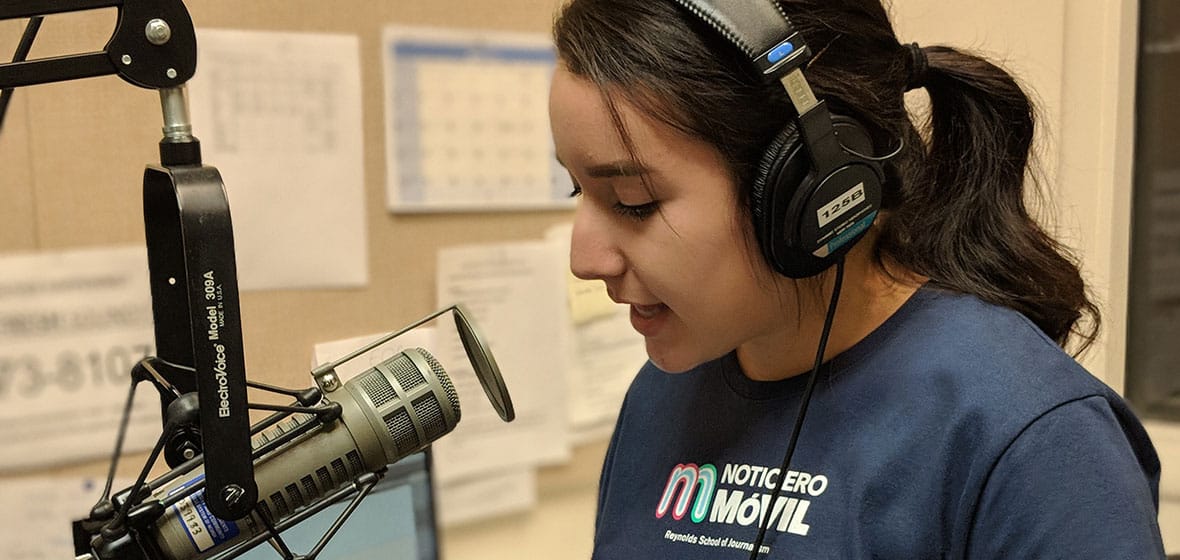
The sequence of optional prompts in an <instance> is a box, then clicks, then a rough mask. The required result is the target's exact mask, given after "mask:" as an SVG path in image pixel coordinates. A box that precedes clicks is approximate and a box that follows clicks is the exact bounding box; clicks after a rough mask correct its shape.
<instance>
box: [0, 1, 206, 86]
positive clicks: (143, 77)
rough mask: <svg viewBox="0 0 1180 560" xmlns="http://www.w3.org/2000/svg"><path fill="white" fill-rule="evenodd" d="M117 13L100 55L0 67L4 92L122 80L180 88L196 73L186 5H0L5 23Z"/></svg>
mask: <svg viewBox="0 0 1180 560" xmlns="http://www.w3.org/2000/svg"><path fill="white" fill-rule="evenodd" d="M99 8H117V9H118V19H117V22H116V24H115V30H114V32H113V33H112V35H111V37H110V39H109V40H108V41H107V44H106V47H105V48H104V49H103V50H102V51H99V52H92V53H83V54H75V55H68V56H59V57H53V58H44V59H35V60H29V61H21V62H9V63H4V64H0V89H10V88H16V87H21V86H29V85H36V84H46V83H51V82H62V81H68V80H78V79H82V78H92V77H95V76H106V75H110V74H117V75H118V76H119V77H120V78H122V79H124V80H126V81H127V82H128V83H130V84H133V85H135V86H138V87H141V88H146V89H165V88H174V87H179V86H180V85H181V84H184V83H185V82H187V81H188V80H189V79H190V78H192V77H193V74H194V73H195V72H196V69H197V38H196V32H195V31H194V29H193V21H192V18H191V17H190V16H189V13H188V10H187V9H185V7H184V3H183V2H182V1H181V0H0V21H2V20H7V19H18V18H32V17H40V16H45V15H52V14H59V13H66V12H79V11H86V10H94V9H99Z"/></svg>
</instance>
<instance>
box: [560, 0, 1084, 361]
mask: <svg viewBox="0 0 1180 560" xmlns="http://www.w3.org/2000/svg"><path fill="white" fill-rule="evenodd" d="M779 4H780V5H781V6H782V8H783V10H784V12H785V13H786V14H787V15H788V16H789V17H790V18H791V23H792V24H793V25H794V26H795V28H796V29H797V30H798V31H799V32H800V33H801V34H802V36H803V37H804V39H805V40H806V42H807V43H808V44H809V45H810V47H811V49H812V52H813V53H814V56H813V59H812V62H811V64H810V65H809V66H808V68H807V71H806V74H807V78H808V81H809V82H810V83H811V85H812V87H813V88H814V89H815V91H816V94H817V95H818V96H820V97H821V98H823V99H825V100H827V102H828V104H829V105H830V106H831V107H832V109H833V112H837V113H843V114H847V115H851V116H853V117H855V118H857V119H859V120H860V121H861V122H862V123H864V124H865V126H866V127H868V128H869V130H870V133H871V134H872V135H873V136H874V138H875V141H876V142H877V143H878V146H879V152H881V153H884V152H886V151H888V150H889V149H890V148H891V147H896V146H897V145H898V140H899V139H900V140H901V141H904V149H903V150H902V152H901V153H899V154H898V156H897V157H895V158H893V159H892V160H890V161H889V162H888V163H887V164H886V166H885V172H886V182H885V185H884V193H883V202H882V206H883V209H884V210H885V211H886V212H885V214H884V217H883V219H880V220H878V224H877V226H876V227H877V228H878V229H879V232H880V234H879V236H878V237H877V242H876V246H875V247H874V254H875V256H876V259H877V262H878V264H881V263H884V262H885V261H890V262H895V263H897V264H899V265H901V266H903V267H905V268H907V269H909V270H912V271H914V272H917V273H918V274H921V275H923V276H927V277H929V278H930V279H931V282H932V283H933V284H934V285H936V286H939V287H941V288H945V289H949V290H953V291H957V292H962V293H968V294H974V295H976V296H978V297H980V298H981V299H983V300H985V301H988V302H991V303H995V304H998V305H1003V306H1006V307H1009V308H1012V309H1015V310H1017V311H1019V312H1020V313H1023V314H1024V315H1025V316H1027V317H1028V318H1029V319H1030V320H1032V321H1033V322H1034V323H1035V324H1036V325H1037V326H1039V327H1040V328H1041V329H1042V330H1043V331H1044V332H1045V333H1046V334H1047V335H1048V336H1049V337H1050V338H1051V339H1053V340H1054V341H1056V342H1057V343H1058V344H1060V345H1062V346H1065V345H1066V343H1067V342H1068V341H1069V339H1070V337H1071V335H1073V334H1077V335H1080V339H1081V340H1080V345H1079V351H1081V350H1084V349H1085V348H1086V347H1087V346H1089V345H1090V344H1091V343H1092V342H1093V340H1094V338H1095V336H1096V333H1097V330H1098V325H1099V322H1100V314H1099V311H1098V308H1097V306H1096V305H1095V304H1094V303H1093V302H1092V301H1091V300H1090V299H1089V296H1088V295H1087V291H1086V286H1085V283H1084V282H1083V280H1082V277H1081V274H1080V272H1079V269H1078V265H1077V263H1076V261H1075V259H1074V258H1073V257H1072V256H1071V255H1070V254H1069V252H1068V251H1067V250H1066V249H1065V247H1063V246H1062V245H1061V244H1060V243H1059V242H1057V241H1056V240H1054V239H1053V238H1052V237H1051V236H1050V235H1048V234H1047V233H1046V232H1045V230H1044V229H1042V228H1041V226H1040V225H1038V224H1037V222H1036V221H1035V220H1034V219H1033V218H1032V217H1031V216H1030V214H1029V212H1028V209H1027V207H1026V202H1025V184H1026V179H1030V182H1032V181H1031V174H1030V165H1029V158H1030V149H1031V146H1032V140H1033V134H1034V123H1035V119H1034V110H1033V106H1032V103H1031V101H1030V100H1029V98H1028V96H1027V95H1026V94H1025V92H1024V91H1023V90H1022V88H1021V87H1020V85H1019V84H1018V83H1017V82H1016V81H1015V80H1014V79H1013V78H1012V76H1010V75H1009V74H1008V73H1007V72H1005V71H1004V70H1002V69H1001V68H999V67H997V66H995V65H994V64H992V63H990V62H988V61H987V60H984V59H983V58H981V57H979V56H976V55H972V54H968V53H966V52H963V51H960V50H957V49H954V48H950V47H944V46H934V47H928V48H925V49H923V52H924V53H925V55H926V59H927V62H928V69H927V71H926V72H925V79H924V81H923V84H924V86H925V89H926V91H927V92H928V94H929V96H930V114H929V118H928V121H927V122H925V123H922V125H923V127H924V129H925V132H926V133H925V134H924V135H923V134H922V133H920V132H919V129H918V128H917V127H916V126H915V125H914V123H913V122H912V120H911V118H910V115H909V113H908V112H907V110H906V106H905V102H904V93H905V90H906V84H907V82H908V81H909V78H910V76H911V72H910V70H911V67H912V64H913V57H912V56H911V53H910V51H909V50H908V49H907V47H906V46H904V45H902V44H900V43H899V42H898V39H897V37H896V35H895V33H894V31H893V26H892V24H891V23H890V20H889V16H888V13H887V12H886V10H885V7H884V6H882V5H881V3H880V2H879V0H780V1H779ZM553 34H554V39H555V42H556V45H557V51H558V56H559V58H560V60H561V61H562V63H563V64H564V65H565V66H566V68H568V69H569V71H570V72H572V73H573V74H575V75H577V76H580V77H583V78H585V79H587V80H589V81H591V82H593V83H595V84H597V85H598V86H599V88H600V90H601V91H602V92H603V95H604V98H605V100H606V102H607V105H608V107H609V108H610V110H611V112H612V113H613V117H614V119H615V124H616V128H618V130H619V133H620V135H621V137H622V138H623V140H624V143H625V144H626V145H627V147H628V149H632V146H631V144H630V141H629V137H628V135H627V133H626V130H625V128H624V127H623V126H622V122H621V119H620V118H619V117H618V110H617V102H618V100H620V99H621V100H625V101H626V102H628V103H630V104H632V105H633V106H635V107H637V108H638V109H640V110H641V111H644V112H645V113H647V114H648V115H650V116H652V117H653V118H655V119H657V120H659V121H661V122H663V123H665V124H667V125H669V126H671V127H673V128H675V129H677V130H679V131H681V132H682V133H684V134H687V135H689V136H692V137H694V138H698V139H700V140H702V141H705V142H707V143H709V144H711V145H712V146H714V147H715V148H716V149H717V150H719V151H720V153H721V154H722V155H723V157H724V158H725V160H726V161H727V162H728V164H729V166H730V169H731V171H732V173H733V174H734V177H735V179H736V180H737V182H738V184H739V185H742V189H741V197H742V199H743V202H745V203H746V204H743V211H745V212H748V208H749V207H748V197H749V185H750V184H751V183H752V180H753V177H754V174H755V173H756V172H757V167H758V162H759V161H760V159H761V155H762V150H763V149H764V147H765V146H766V145H767V144H768V143H769V142H770V141H771V139H772V138H773V137H774V136H775V135H776V134H777V133H778V131H779V130H781V129H782V127H783V126H784V125H785V124H786V123H787V122H788V121H789V120H790V119H792V118H794V116H795V115H794V111H793V109H791V108H790V107H791V105H790V103H789V101H788V100H787V98H786V94H785V91H784V90H783V88H782V87H781V86H780V85H779V84H777V83H767V82H766V81H765V80H763V79H762V77H761V76H760V75H759V74H758V73H757V72H756V71H755V70H754V68H753V67H752V65H751V64H750V63H749V61H748V60H747V59H745V57H744V55H742V54H741V53H740V52H739V51H738V50H737V49H736V48H735V47H734V46H732V45H730V44H729V43H727V42H725V41H724V40H722V39H721V38H720V37H719V36H717V34H716V33H714V32H713V31H712V30H711V29H709V28H707V27H705V26H704V24H703V23H701V22H700V21H697V20H696V19H695V18H693V17H691V16H689V15H688V14H687V12H685V11H683V10H682V9H680V8H678V7H677V6H675V5H674V3H673V2H671V1H670V0H571V2H569V3H568V4H567V5H566V6H565V7H564V8H563V10H562V12H561V13H560V15H559V16H558V19H557V20H556V22H555V23H554V28H553ZM923 136H925V138H924V137H923ZM1083 315H1086V316H1088V318H1089V321H1088V322H1087V328H1086V329H1085V330H1084V331H1081V330H1080V329H1079V320H1080V319H1081V318H1082V317H1083Z"/></svg>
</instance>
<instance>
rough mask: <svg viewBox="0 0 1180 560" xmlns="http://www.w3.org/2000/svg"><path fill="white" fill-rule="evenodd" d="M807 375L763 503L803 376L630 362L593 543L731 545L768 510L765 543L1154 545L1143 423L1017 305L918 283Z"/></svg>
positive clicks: (901, 552) (822, 547) (1127, 551)
mask: <svg viewBox="0 0 1180 560" xmlns="http://www.w3.org/2000/svg"><path fill="white" fill-rule="evenodd" d="M819 375H820V377H819V378H818V380H817V383H816V388H815V393H814V395H813V397H812V401H811V404H810V405H809V409H808V413H807V417H806V420H805V422H804V426H803V431H802V433H801V435H800V437H799V443H798V447H797V449H796V451H795V454H794V457H793V459H792V461H791V467H790V469H789V471H788V473H787V474H786V477H787V478H786V481H785V484H786V486H785V489H784V492H783V493H782V495H781V496H780V497H779V499H778V500H777V501H776V502H775V503H773V504H772V503H771V501H770V499H771V494H772V493H773V489H774V488H775V485H776V484H778V483H779V479H780V477H781V476H783V475H782V474H781V473H780V472H779V469H778V467H779V465H780V464H781V462H782V457H783V454H784V452H785V451H786V446H787V442H788V438H789V436H790V431H791V427H792V426H793V423H794V418H795V414H796V412H797V410H798V407H799V401H800V398H801V396H802V393H803V390H804V388H805V385H806V377H807V376H806V375H801V376H797V377H794V378H791V379H787V380H783V381H777V382H757V381H753V380H750V379H749V378H747V377H745V376H744V375H743V374H742V372H741V368H740V366H739V364H738V362H737V359H736V357H735V355H734V354H732V353H731V354H729V355H727V356H724V357H722V358H720V359H718V360H715V361H712V362H709V363H705V364H703V365H701V366H699V367H697V368H695V369H693V370H691V371H689V372H685V373H681V374H668V373H665V372H662V371H660V370H658V369H657V368H655V367H654V366H652V365H651V364H650V363H649V364H648V365H647V366H645V367H644V368H643V369H642V370H641V371H640V372H639V375H638V376H637V377H636V379H635V381H634V382H633V384H632V386H631V388H630V390H629V391H628V393H627V398H626V400H625V402H624V404H623V408H622V411H621V413H620V416H619V421H618V425H617V426H616V429H615V432H614V436H613V437H612V440H611V444H610V448H609V450H608V452H607V457H606V461H605V465H604V469H603V474H602V480H601V486H600V489H599V507H598V514H597V520H596V531H595V542H594V558H595V559H596V560H616V559H617V560H633V559H639V558H642V559H653V558H660V559H663V558H674V559H686V560H687V559H694V558H701V559H704V558H708V559H716V558H733V559H741V558H746V557H748V555H749V550H750V548H751V546H752V543H753V541H754V540H755V538H756V537H757V532H758V523H759V522H760V520H761V519H760V517H761V516H762V515H763V514H764V513H766V512H769V513H770V514H771V515H772V517H771V519H772V523H771V527H770V530H769V531H768V532H767V535H766V539H765V541H764V545H763V546H764V547H766V548H768V549H769V556H768V557H769V558H797V559H808V560H816V559H827V558H835V559H844V558H853V559H861V558H880V559H904V560H915V559H942V558H954V559H959V558H968V559H998V558H1003V559H1025V558H1036V559H1046V558H1061V559H1069V560H1080V559H1090V558H1093V559H1098V558H1101V559H1135V560H1149V559H1156V558H1163V557H1164V552H1163V544H1162V542H1161V539H1160V532H1159V525H1158V521H1157V510H1158V495H1159V472H1160V464H1159V459H1158V457H1157V456H1156V453H1155V450H1154V448H1153V447H1152V445H1151V442H1150V440H1149V439H1148V436H1147V433H1146V432H1145V431H1144V429H1143V427H1142V426H1141V425H1140V423H1139V421H1138V420H1137V419H1136V418H1135V417H1134V415H1133V414H1132V413H1131V411H1130V410H1129V409H1128V408H1127V406H1126V404H1125V403H1124V402H1123V400H1122V399H1121V398H1120V397H1119V396H1118V395H1117V394H1116V393H1114V392H1113V391H1111V390H1110V389H1109V388H1108V387H1107V386H1106V385H1104V384H1103V383H1102V382H1100V381H1099V380H1097V379H1095V378H1094V377H1093V376H1091V375H1090V374H1089V373H1087V372H1086V371H1085V370H1084V369H1083V368H1082V367H1081V366H1080V365H1078V364H1077V363H1076V362H1075V361H1074V360H1073V359H1072V358H1070V357H1069V356H1068V355H1067V354H1065V353H1064V352H1063V351H1062V350H1061V349H1060V348H1059V347H1058V346H1057V345H1056V344H1054V343H1053V341H1051V340H1049V339H1048V338H1047V337H1046V336H1045V335H1044V334H1043V333H1042V332H1041V331H1040V330H1039V329H1038V328H1037V327H1036V326H1035V325H1033V324H1032V323H1031V322H1029V321H1028V320H1027V319H1026V318H1025V317H1024V316H1022V315H1020V314H1019V313H1017V312H1015V311H1012V310H1009V309H1005V308H1001V307H997V306H993V305H989V304H986V303H983V302H981V301H980V300H978V299H977V298H974V297H971V296H964V295H959V294H953V293H949V292H946V291H942V290H938V289H936V288H930V287H925V288H922V289H921V290H919V291H918V292H917V293H916V294H915V295H914V296H913V297H912V298H910V300H909V301H908V302H907V303H906V304H905V305H904V306H902V308H901V309H900V310H899V311H898V312H897V313H895V314H894V315H893V316H892V317H890V318H889V319H888V320H887V321H886V322H885V323H884V324H883V325H882V326H880V327H879V328H877V329H876V330H875V331H873V333H871V334H870V335H869V336H868V337H866V338H865V339H864V340H862V341H861V342H859V343H858V344H856V345H855V346H853V347H852V348H850V349H849V350H847V351H845V352H843V353H841V354H840V355H839V356H837V357H835V358H833V359H832V360H830V361H829V362H828V363H827V364H825V365H824V367H823V368H822V370H821V372H820V374H819Z"/></svg>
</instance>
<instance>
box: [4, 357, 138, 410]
mask: <svg viewBox="0 0 1180 560" xmlns="http://www.w3.org/2000/svg"><path fill="white" fill-rule="evenodd" d="M151 352H152V345H150V344H130V345H113V346H108V347H106V348H97V349H90V350H74V349H68V350H59V351H57V352H56V353H50V354H39V353H23V354H22V353H17V354H13V355H7V354H0V401H5V400H8V399H10V398H19V399H32V398H37V397H40V396H42V395H43V394H45V393H46V392H47V391H51V390H57V391H62V392H66V393H79V392H82V391H87V390H95V389H109V388H110V387H111V386H118V387H127V386H129V383H130V375H131V367H132V366H134V365H135V363H136V362H138V361H139V360H140V359H142V358H143V357H144V356H147V355H148V354H150V353H151Z"/></svg>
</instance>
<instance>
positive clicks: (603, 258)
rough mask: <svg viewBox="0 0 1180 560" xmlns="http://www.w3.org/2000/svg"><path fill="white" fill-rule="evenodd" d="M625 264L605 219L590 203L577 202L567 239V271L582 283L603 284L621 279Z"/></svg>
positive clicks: (613, 234)
mask: <svg viewBox="0 0 1180 560" xmlns="http://www.w3.org/2000/svg"><path fill="white" fill-rule="evenodd" d="M625 263H626V261H625V259H624V258H623V254H622V252H621V251H620V250H619V247H618V244H617V243H616V240H615V232H614V231H612V229H611V227H610V220H609V217H608V216H603V215H601V214H600V213H599V212H597V211H596V210H595V208H594V206H593V205H592V204H591V203H589V202H587V201H579V203H578V207H577V209H576V210H575V211H574V231H573V237H572V238H571V239H570V271H571V272H573V274H574V276H577V277H578V278H581V279H583V280H604V279H607V278H612V277H616V276H622V274H623V272H624V270H625V269H626V264H625Z"/></svg>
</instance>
